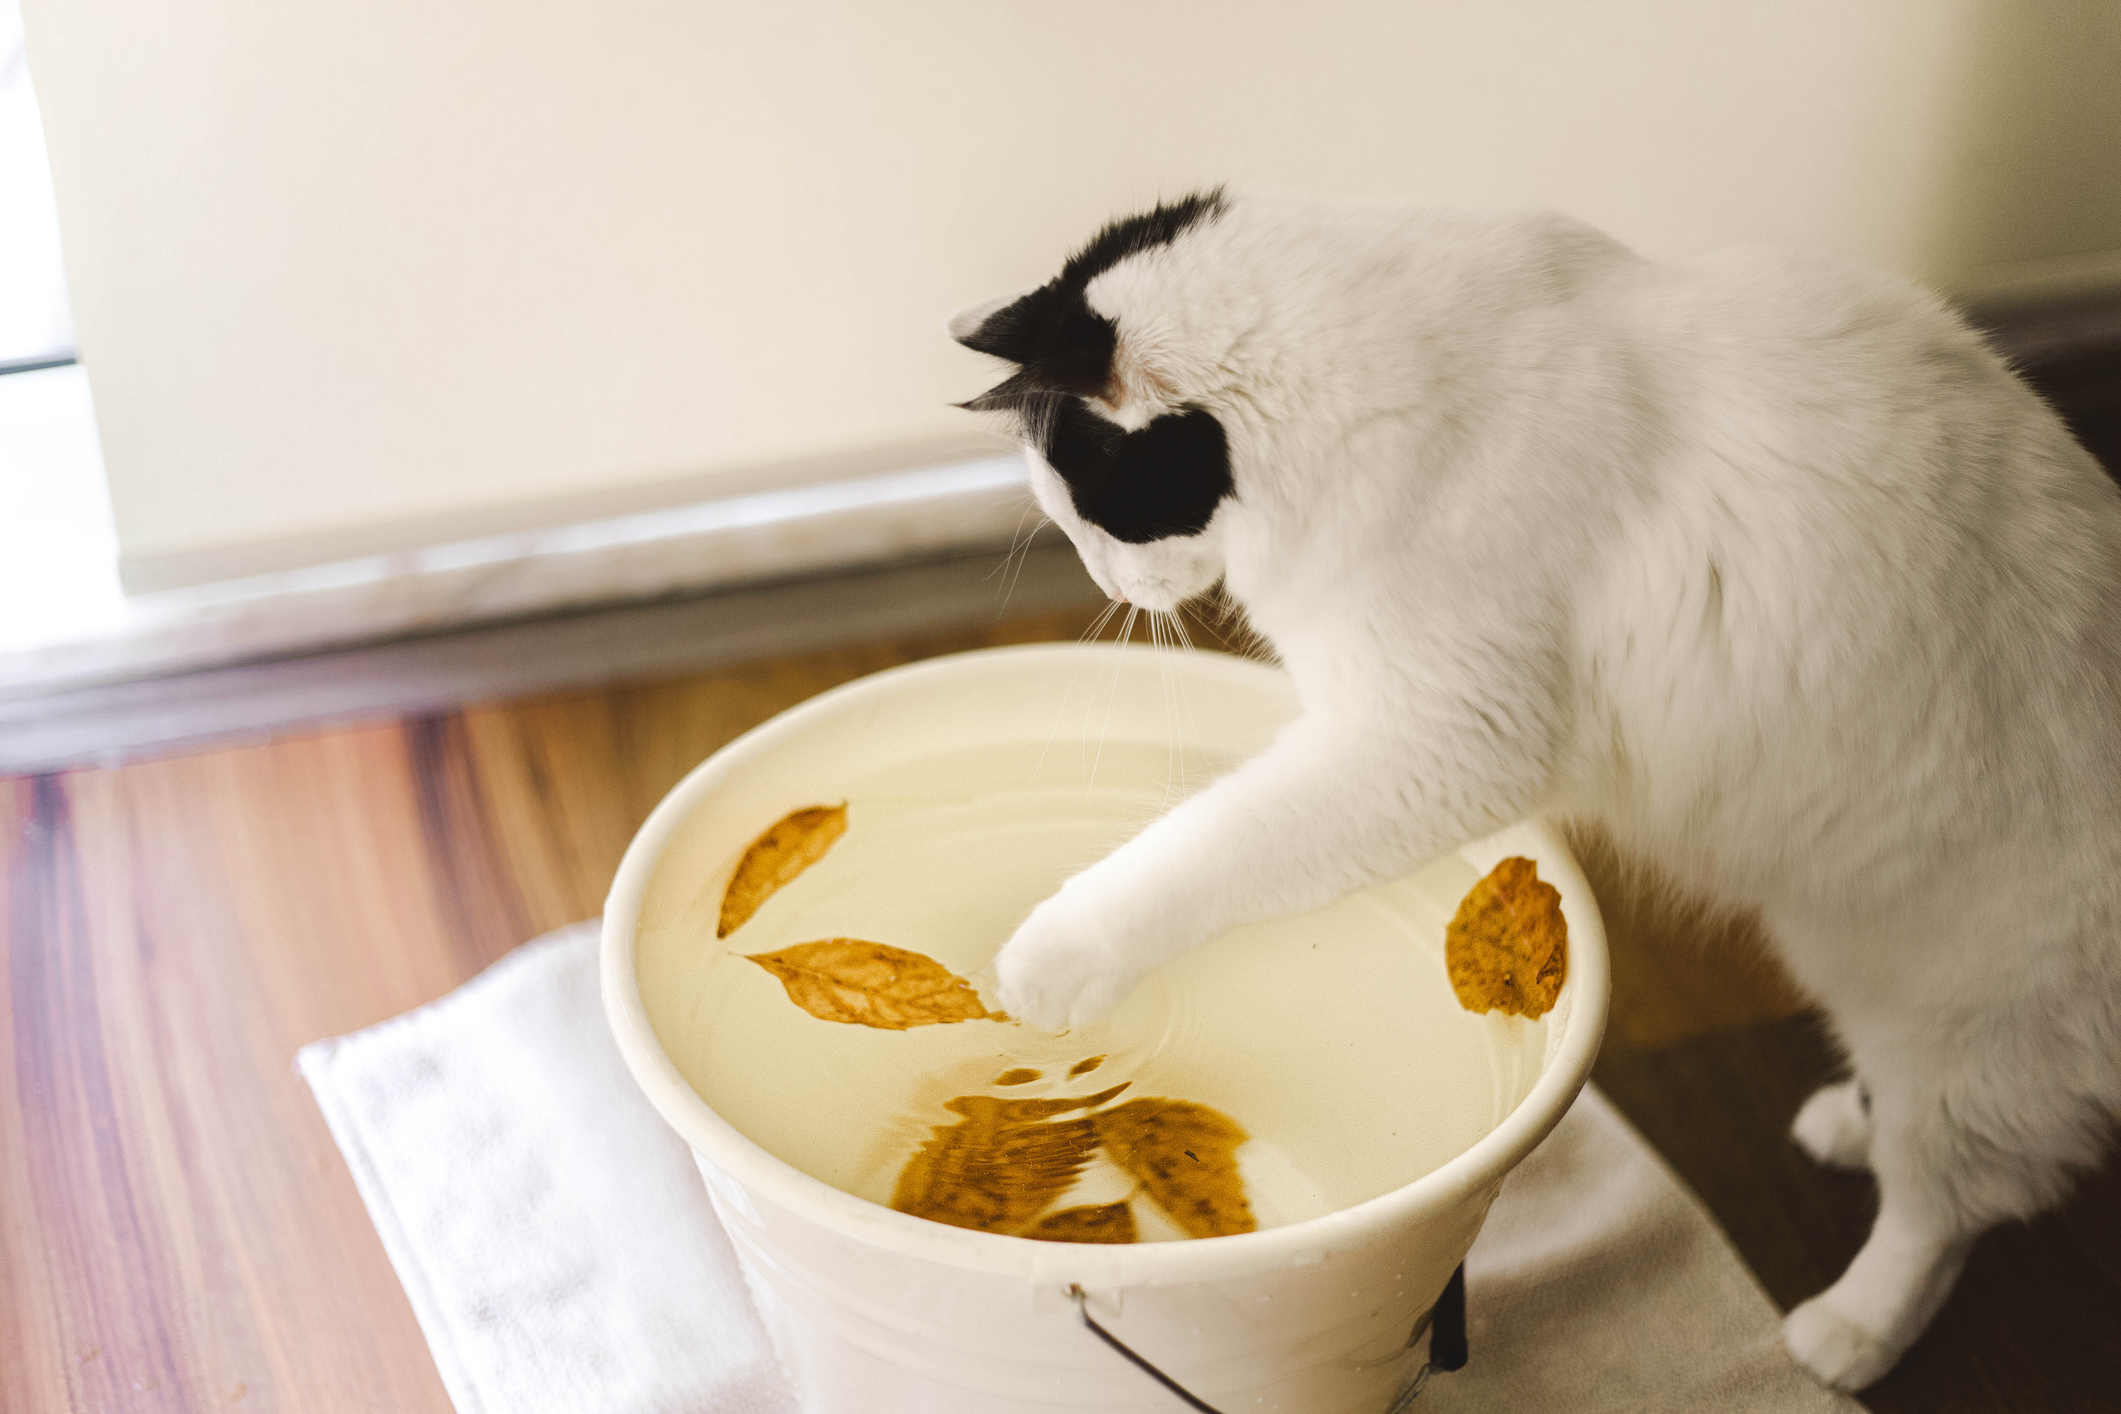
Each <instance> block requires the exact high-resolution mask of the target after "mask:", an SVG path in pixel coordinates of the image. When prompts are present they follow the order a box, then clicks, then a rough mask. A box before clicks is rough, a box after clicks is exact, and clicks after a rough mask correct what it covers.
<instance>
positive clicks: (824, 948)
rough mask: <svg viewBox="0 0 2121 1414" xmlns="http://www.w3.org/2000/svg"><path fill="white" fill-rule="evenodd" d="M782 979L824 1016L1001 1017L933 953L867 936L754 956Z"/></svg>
mask: <svg viewBox="0 0 2121 1414" xmlns="http://www.w3.org/2000/svg"><path fill="white" fill-rule="evenodd" d="M747 956H749V958H750V960H751V961H753V962H755V963H757V964H758V965H759V966H761V967H763V968H765V969H766V970H767V971H768V972H771V973H772V974H773V975H774V976H776V977H778V978H780V979H781V985H782V986H783V987H785V988H786V989H787V990H788V1000H790V1001H792V1002H794V1003H795V1004H796V1005H797V1006H799V1007H801V1008H802V1009H803V1010H804V1011H807V1012H809V1013H810V1014H811V1015H812V1016H814V1017H817V1018H818V1019H820V1020H822V1021H843V1022H846V1023H848V1024H850V1025H853V1026H874V1027H876V1028H877V1029H878V1030H880V1031H904V1030H905V1029H906V1028H907V1027H909V1026H935V1025H939V1024H941V1023H945V1022H951V1021H979V1020H983V1019H986V1018H990V1017H992V1018H995V1019H1000V1013H998V1012H990V1011H988V1010H987V1008H986V1007H985V1005H983V1004H982V1003H981V1001H980V999H979V993H977V992H975V991H973V990H972V984H971V983H970V982H967V981H966V980H965V979H964V978H962V977H960V976H958V975H957V974H956V973H955V972H952V971H951V970H950V969H949V968H947V967H945V966H943V965H942V964H941V963H939V962H937V961H936V960H935V959H934V958H932V957H924V956H922V955H921V954H920V953H917V952H907V951H906V950H905V949H904V948H894V947H891V946H889V945H888V944H885V943H867V942H863V941H862V940H861V939H860V938H826V939H824V940H823V941H821V942H815V943H798V944H796V945H795V946H794V947H792V948H782V949H781V950H780V951H779V952H762V953H750V954H747Z"/></svg>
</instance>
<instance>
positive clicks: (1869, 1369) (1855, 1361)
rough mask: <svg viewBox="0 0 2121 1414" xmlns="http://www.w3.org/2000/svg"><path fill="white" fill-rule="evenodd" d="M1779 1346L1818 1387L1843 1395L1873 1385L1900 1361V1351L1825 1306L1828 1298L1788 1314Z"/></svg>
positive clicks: (1816, 1298)
mask: <svg viewBox="0 0 2121 1414" xmlns="http://www.w3.org/2000/svg"><path fill="white" fill-rule="evenodd" d="M1782 1343H1783V1344H1784V1345H1786V1346H1788V1347H1789V1351H1790V1354H1792V1355H1794V1356H1796V1357H1797V1363H1798V1364H1800V1365H1802V1366H1804V1368H1805V1369H1807V1370H1809V1371H1811V1372H1812V1376H1813V1378H1815V1379H1817V1380H1818V1381H1819V1382H1820V1383H1821V1384H1824V1385H1830V1386H1832V1387H1833V1388H1835V1389H1838V1390H1843V1391H1851V1390H1859V1389H1862V1388H1863V1387H1864V1386H1865V1385H1868V1384H1871V1383H1874V1382H1875V1381H1876V1380H1877V1379H1878V1378H1879V1377H1880V1376H1881V1375H1883V1374H1884V1373H1885V1372H1886V1371H1887V1370H1890V1369H1892V1368H1893V1363H1894V1362H1895V1361H1896V1360H1898V1359H1899V1358H1900V1347H1897V1346H1894V1345H1891V1344H1889V1343H1887V1342H1886V1341H1885V1340H1884V1339H1882V1338H1881V1337H1879V1336H1876V1335H1873V1334H1872V1333H1871V1332H1870V1331H1868V1330H1866V1329H1864V1328H1863V1327H1862V1326H1860V1325H1858V1324H1857V1323H1856V1322H1854V1321H1852V1320H1850V1319H1849V1318H1848V1317H1847V1316H1844V1315H1843V1314H1841V1313H1840V1312H1839V1311H1836V1310H1835V1309H1834V1308H1833V1307H1831V1306H1829V1305H1828V1304H1827V1294H1826V1293H1822V1294H1820V1295H1818V1296H1814V1297H1813V1298H1812V1299H1811V1300H1809V1301H1807V1302H1805V1303H1804V1304H1803V1305H1802V1306H1799V1307H1798V1308H1797V1309H1796V1310H1794V1311H1792V1312H1790V1314H1789V1316H1788V1318H1787V1319H1786V1320H1784V1321H1783V1323H1782Z"/></svg>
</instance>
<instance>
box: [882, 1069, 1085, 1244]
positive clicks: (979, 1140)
mask: <svg viewBox="0 0 2121 1414" xmlns="http://www.w3.org/2000/svg"><path fill="white" fill-rule="evenodd" d="M1126 1088H1127V1087H1126V1086H1124V1085H1117V1086H1114V1087H1113V1088H1111V1089H1109V1090H1105V1091H1101V1092H1100V1093H1098V1094H1095V1095H1084V1096H1081V1097H1079V1098H1076V1099H1072V1100H1068V1099H1053V1100H1004V1099H998V1098H996V1097H995V1096H992V1095H960V1096H958V1097H957V1098H956V1099H954V1100H951V1101H948V1102H947V1103H945V1104H944V1106H943V1108H944V1109H946V1110H949V1111H950V1112H951V1113H952V1114H955V1115H959V1116H961V1118H960V1120H959V1122H958V1123H956V1124H949V1125H937V1126H936V1127H935V1129H934V1130H933V1131H932V1132H931V1133H930V1135H929V1137H928V1141H927V1142H926V1143H924V1144H923V1145H921V1147H920V1148H919V1149H918V1150H917V1151H916V1152H915V1153H914V1155H913V1157H912V1158H911V1159H908V1160H907V1161H906V1166H905V1167H904V1168H903V1169H901V1170H900V1171H899V1176H898V1185H897V1187H896V1189H895V1190H894V1191H893V1193H892V1195H891V1206H892V1207H894V1208H896V1209H897V1210H898V1211H900V1212H902V1213H911V1214H913V1216H915V1217H917V1218H927V1219H929V1220H930V1221H932V1222H939V1223H948V1224H950V1226H952V1227H968V1228H974V1229H977V1230H978V1231H981V1232H1014V1231H1015V1230H1016V1229H1018V1228H1020V1227H1022V1226H1023V1225H1024V1224H1026V1223H1028V1222H1030V1221H1031V1220H1032V1219H1033V1218H1035V1217H1037V1216H1038V1214H1039V1213H1040V1212H1042V1211H1044V1209H1045V1208H1046V1205H1047V1204H1049V1203H1051V1202H1052V1201H1053V1200H1054V1199H1056V1198H1058V1197H1060V1195H1061V1194H1062V1193H1065V1192H1066V1191H1067V1190H1068V1187H1069V1185H1070V1184H1072V1183H1074V1182H1075V1179H1076V1175H1078V1174H1080V1173H1081V1172H1082V1170H1083V1165H1084V1164H1086V1163H1088V1162H1089V1160H1090V1156H1091V1154H1093V1153H1094V1152H1096V1150H1097V1127H1096V1124H1095V1123H1094V1122H1093V1121H1092V1120H1090V1119H1088V1118H1080V1119H1066V1120H1055V1119H1054V1116H1056V1115H1062V1114H1067V1113H1069V1112H1071V1111H1074V1110H1085V1109H1091V1108H1094V1107H1095V1106H1097V1105H1101V1104H1103V1103H1105V1101H1107V1100H1109V1099H1111V1098H1112V1097H1113V1096H1115V1095H1117V1094H1118V1093H1119V1092H1120V1091H1122V1090H1124V1089H1126Z"/></svg>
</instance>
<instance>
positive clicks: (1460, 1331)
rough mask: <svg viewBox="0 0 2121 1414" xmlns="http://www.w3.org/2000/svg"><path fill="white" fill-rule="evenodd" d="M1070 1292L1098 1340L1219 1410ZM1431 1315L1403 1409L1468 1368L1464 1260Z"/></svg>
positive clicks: (1082, 1296)
mask: <svg viewBox="0 0 2121 1414" xmlns="http://www.w3.org/2000/svg"><path fill="white" fill-rule="evenodd" d="M1068 1295H1070V1296H1071V1297H1073V1298H1074V1299H1075V1311H1076V1314H1077V1315H1079V1316H1081V1317H1082V1318H1083V1324H1084V1325H1086V1326H1088V1327H1089V1328H1090V1331H1091V1333H1092V1334H1093V1335H1095V1336H1096V1337H1097V1338H1098V1339H1099V1340H1101V1341H1103V1342H1104V1343H1105V1344H1107V1345H1109V1346H1111V1347H1112V1348H1113V1349H1114V1350H1117V1351H1118V1352H1119V1353H1120V1354H1122V1355H1124V1356H1126V1357H1127V1359H1128V1360H1129V1361H1130V1362H1132V1363H1133V1365H1134V1367H1135V1368H1136V1369H1138V1370H1140V1371H1141V1372H1142V1373H1143V1374H1145V1375H1147V1376H1148V1377H1149V1378H1150V1379H1152V1380H1154V1381H1156V1382H1157V1383H1158V1384H1160V1385H1162V1386H1163V1387H1164V1388H1165V1389H1167V1390H1169V1391H1171V1393H1173V1394H1175V1395H1177V1396H1178V1397H1179V1398H1180V1399H1182V1400H1184V1401H1185V1402H1186V1407H1187V1408H1188V1409H1198V1410H1199V1411H1200V1414H1218V1411H1217V1410H1216V1408H1215V1406H1214V1405H1212V1404H1203V1403H1202V1402H1201V1401H1200V1400H1199V1399H1197V1398H1195V1397H1194V1395H1193V1392H1192V1391H1191V1390H1188V1389H1187V1388H1186V1387H1185V1386H1184V1385H1182V1384H1180V1383H1179V1382H1178V1381H1177V1380H1174V1379H1172V1378H1171V1377H1170V1376H1169V1375H1167V1374H1165V1373H1164V1372H1163V1371H1162V1370H1159V1369H1157V1368H1156V1367H1155V1366H1154V1365H1152V1364H1150V1363H1149V1362H1148V1361H1147V1360H1144V1359H1143V1358H1142V1357H1141V1356H1139V1355H1136V1354H1135V1353H1134V1351H1133V1350H1132V1349H1131V1348H1130V1347H1129V1346H1128V1345H1127V1343H1126V1342H1125V1341H1123V1340H1121V1339H1120V1338H1119V1337H1118V1336H1116V1335H1114V1334H1112V1332H1110V1331H1108V1330H1106V1329H1105V1328H1104V1327H1103V1326H1101V1325H1099V1324H1098V1323H1097V1321H1096V1320H1095V1318H1093V1317H1092V1316H1091V1314H1090V1298H1089V1296H1088V1295H1087V1294H1086V1293H1085V1292H1084V1291H1083V1289H1082V1288H1081V1287H1080V1286H1072V1285H1071V1286H1070V1287H1069V1288H1068ZM1429 1319H1430V1321H1431V1324H1430V1326H1429V1363H1428V1364H1426V1365H1424V1366H1423V1367H1422V1370H1421V1373H1420V1374H1419V1375H1416V1376H1415V1377H1414V1383H1413V1384H1412V1385H1410V1386H1408V1387H1407V1390H1406V1392H1405V1393H1404V1394H1402V1395H1401V1396H1400V1397H1399V1399H1398V1400H1397V1401H1396V1402H1395V1403H1394V1404H1393V1406H1392V1407H1393V1409H1394V1410H1400V1409H1404V1408H1406V1407H1407V1406H1408V1405H1409V1404H1412V1403H1413V1402H1414V1398H1415V1396H1417V1395H1419V1394H1420V1393H1421V1387H1422V1386H1423V1385H1425V1384H1427V1383H1428V1381H1429V1376H1430V1375H1433V1374H1435V1373H1436V1372H1437V1371H1438V1370H1442V1371H1445V1372H1446V1373H1448V1372H1449V1371H1452V1370H1462V1369H1464V1368H1465V1363H1466V1269H1465V1264H1464V1263H1462V1262H1461V1263H1460V1264H1459V1267H1458V1270H1457V1271H1455V1272H1453V1273H1451V1280H1450V1281H1449V1282H1447V1283H1445V1285H1444V1289H1443V1295H1441V1296H1439V1297H1437V1298H1436V1306H1435V1308H1434V1310H1433V1311H1432V1313H1431V1315H1430V1318H1429ZM1420 1333H1421V1328H1420V1327H1419V1326H1416V1327H1415V1334H1416V1335H1417V1336H1418V1335H1419V1334H1420Z"/></svg>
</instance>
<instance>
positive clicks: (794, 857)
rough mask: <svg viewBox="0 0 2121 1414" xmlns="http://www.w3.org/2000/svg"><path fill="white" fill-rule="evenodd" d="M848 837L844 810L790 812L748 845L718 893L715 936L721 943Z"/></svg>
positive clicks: (824, 808) (818, 807)
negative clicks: (719, 914)
mask: <svg viewBox="0 0 2121 1414" xmlns="http://www.w3.org/2000/svg"><path fill="white" fill-rule="evenodd" d="M846 832H847V807H846V806H844V805H812V806H807V807H805V808H804V809H801V810H795V811H791V812H789V813H788V814H786V815H784V816H782V817H781V818H780V819H779V820H778V821H776V822H775V823H774V824H773V826H772V827H771V828H769V829H768V830H767V831H766V833H764V834H762V835H760V836H759V837H758V838H757V839H755V840H753V841H752V842H751V844H750V846H749V847H748V848H746V849H745V851H744V855H743V858H741V859H739V860H737V862H736V872H735V873H733V874H731V875H730V876H729V887H728V888H726V889H724V890H723V891H722V916H721V921H720V922H718V923H717V924H716V925H715V930H714V935H715V936H716V937H717V938H726V937H728V936H729V935H730V934H731V933H734V932H735V931H736V930H737V929H738V928H741V927H742V926H743V925H744V922H745V920H747V919H749V918H750V917H751V915H752V914H754V913H757V912H758V911H759V905H761V904H763V903H764V902H766V900H767V899H769V898H771V897H773V895H774V893H775V891H777V890H778V889H780V888H781V887H782V886H783V885H785V884H787V883H788V882H789V881H790V880H792V879H794V878H795V876H796V875H798V874H800V873H802V872H803V871H804V870H805V869H808V868H809V867H810V866H811V865H813V864H815V863H817V862H818V861H819V860H820V859H823V858H824V857H825V851H826V850H828V849H830V848H832V845H833V842H834V841H835V840H837V839H838V838H839V837H840V836H841V835H843V834H845V833H846Z"/></svg>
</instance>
